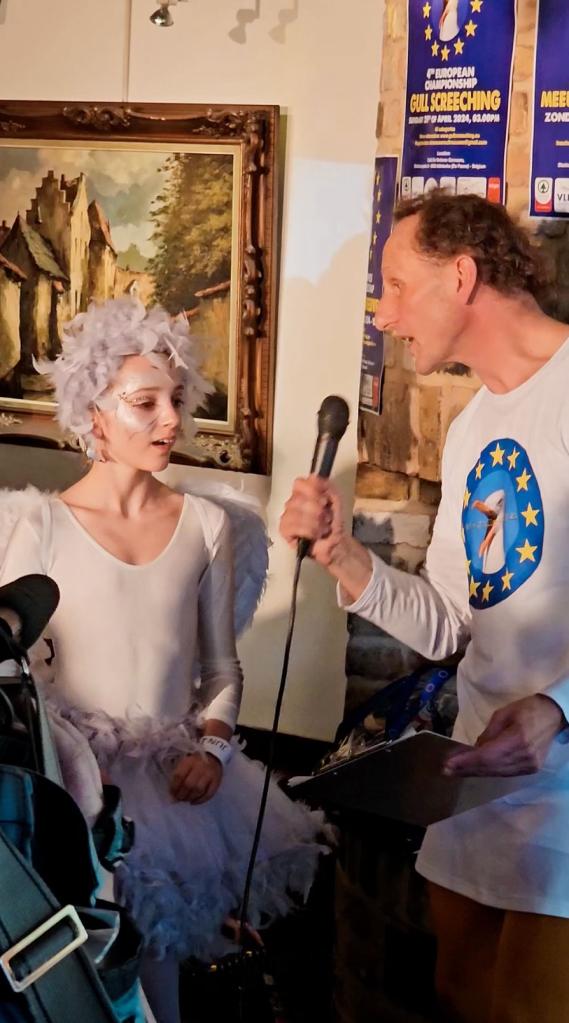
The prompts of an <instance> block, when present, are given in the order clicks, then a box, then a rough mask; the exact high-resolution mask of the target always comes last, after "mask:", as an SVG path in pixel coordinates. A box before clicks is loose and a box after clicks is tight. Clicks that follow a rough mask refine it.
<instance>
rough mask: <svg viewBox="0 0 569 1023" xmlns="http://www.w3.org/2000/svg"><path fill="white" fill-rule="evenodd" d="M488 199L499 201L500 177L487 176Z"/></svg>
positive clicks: (500, 194)
mask: <svg viewBox="0 0 569 1023" xmlns="http://www.w3.org/2000/svg"><path fill="white" fill-rule="evenodd" d="M488 199H489V201H490V202H500V201H501V199H502V182H501V180H500V178H488Z"/></svg>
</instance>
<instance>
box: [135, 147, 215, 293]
mask: <svg viewBox="0 0 569 1023" xmlns="http://www.w3.org/2000/svg"><path fill="white" fill-rule="evenodd" d="M163 174H164V187H163V188H162V190H161V192H160V194H159V195H158V196H157V197H156V199H155V201H154V203H153V206H152V209H151V211H150V217H151V219H152V221H153V223H154V231H153V234H152V240H153V241H154V243H155V245H156V255H155V256H153V257H152V259H150V260H149V263H148V270H149V272H150V273H151V274H152V275H153V277H154V280H155V298H156V300H157V301H158V302H160V303H161V305H163V306H164V307H165V308H166V309H168V311H169V312H171V313H178V312H180V311H181V310H182V309H191V308H192V306H193V305H195V294H196V292H197V291H201V290H202V289H203V288H209V287H212V286H213V285H215V284H220V283H221V282H222V281H226V280H229V277H230V274H231V230H232V216H231V204H232V193H233V159H232V157H231V156H225V155H223V154H202V153H200V154H196V153H173V154H172V155H171V156H169V157H168V158H167V160H166V162H165V164H164V167H163Z"/></svg>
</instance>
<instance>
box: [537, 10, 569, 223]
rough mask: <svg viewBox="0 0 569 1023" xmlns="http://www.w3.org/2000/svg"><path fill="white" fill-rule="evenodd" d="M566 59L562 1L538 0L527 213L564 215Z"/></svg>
mask: <svg viewBox="0 0 569 1023" xmlns="http://www.w3.org/2000/svg"><path fill="white" fill-rule="evenodd" d="M568 59H569V14H568V9H567V0H540V3H539V11H538V17H537V42H536V53H535V92H534V104H533V147H532V164H531V183H530V208H529V212H530V216H532V217H569V73H568V71H567V61H568Z"/></svg>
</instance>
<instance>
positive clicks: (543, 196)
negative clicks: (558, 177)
mask: <svg viewBox="0 0 569 1023" xmlns="http://www.w3.org/2000/svg"><path fill="white" fill-rule="evenodd" d="M533 198H534V203H533V204H534V209H535V212H536V213H551V211H552V210H553V178H536V179H535V182H534V186H533Z"/></svg>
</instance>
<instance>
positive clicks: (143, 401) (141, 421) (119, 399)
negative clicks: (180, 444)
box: [99, 352, 182, 434]
mask: <svg viewBox="0 0 569 1023" xmlns="http://www.w3.org/2000/svg"><path fill="white" fill-rule="evenodd" d="M145 359H146V361H147V362H149V363H150V366H149V368H148V369H147V370H142V371H141V370H138V371H136V370H135V371H132V372H129V371H128V367H127V369H126V370H125V372H124V373H123V372H122V371H121V376H122V378H123V379H121V380H120V381H117V382H116V384H114V385H113V387H112V388H111V390H110V392H109V394H108V395H105V396H104V397H103V399H102V400H101V401H100V402H99V407H100V408H101V409H103V410H104V411H108V412H111V413H114V414H115V416H116V419H117V422H119V423H120V424H121V425H122V426H124V427H125V429H126V430H128V431H129V433H131V434H134V433H152V431H153V430H154V429H155V428H156V427H157V426H158V423H159V420H160V416H161V415H162V405H161V400H160V393H159V392H165V393H166V394H167V396H168V399H169V400H170V399H171V396H172V393H173V391H174V390H175V389H176V388H177V387H179V386H180V385H181V384H182V381H181V379H180V374H179V372H177V370H176V369H175V367H171V365H170V362H169V360H168V357H167V356H166V355H163V354H162V353H157V352H151V353H150V354H149V355H146V356H145Z"/></svg>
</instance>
